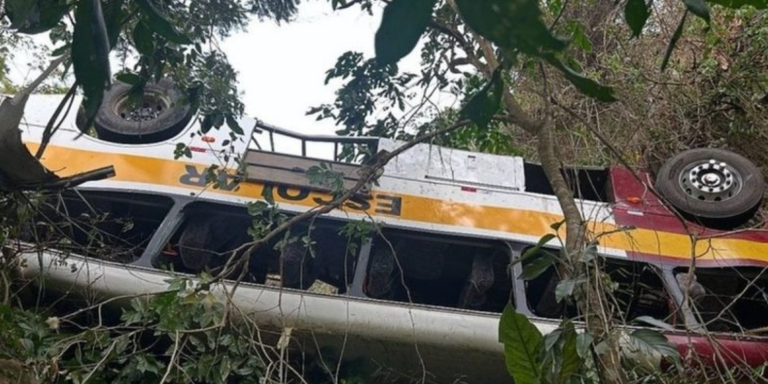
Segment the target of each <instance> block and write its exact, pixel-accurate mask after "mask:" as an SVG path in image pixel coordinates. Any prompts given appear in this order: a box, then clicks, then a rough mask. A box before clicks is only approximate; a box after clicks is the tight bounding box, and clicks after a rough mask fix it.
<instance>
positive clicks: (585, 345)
mask: <svg viewBox="0 0 768 384" xmlns="http://www.w3.org/2000/svg"><path fill="white" fill-rule="evenodd" d="M591 345H592V335H590V334H589V333H587V332H584V333H580V334H579V335H578V336H576V352H578V353H579V356H580V357H581V358H583V359H585V358H586V357H587V356H588V354H589V347H590V346H591Z"/></svg>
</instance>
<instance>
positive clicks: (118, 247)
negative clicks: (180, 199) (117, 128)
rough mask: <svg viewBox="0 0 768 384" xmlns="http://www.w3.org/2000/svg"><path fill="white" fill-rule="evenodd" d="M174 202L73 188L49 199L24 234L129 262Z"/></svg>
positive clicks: (76, 251)
mask: <svg viewBox="0 0 768 384" xmlns="http://www.w3.org/2000/svg"><path fill="white" fill-rule="evenodd" d="M172 205H173V200H171V199H169V198H166V197H162V196H155V195H148V194H137V193H122V192H105V191H77V190H73V191H69V192H66V193H64V194H62V195H58V196H50V197H49V198H48V199H46V200H45V202H44V203H42V204H41V205H40V206H39V209H38V211H37V214H36V215H35V220H36V223H35V225H34V226H30V227H29V228H28V229H27V230H26V233H25V234H24V235H23V237H24V238H25V240H30V241H34V242H35V243H36V244H42V245H43V246H46V247H50V248H55V249H58V250H61V251H64V252H71V253H74V254H79V255H83V256H90V257H96V258H99V259H104V260H111V261H118V262H124V263H130V262H133V261H135V260H137V259H138V258H139V257H141V254H142V253H143V252H144V249H145V248H146V246H147V244H148V243H149V240H150V239H151V238H152V236H153V235H154V233H155V231H156V230H157V229H158V228H159V227H160V224H161V223H162V222H163V219H164V218H165V216H166V215H167V214H168V211H169V210H170V209H171V206H172Z"/></svg>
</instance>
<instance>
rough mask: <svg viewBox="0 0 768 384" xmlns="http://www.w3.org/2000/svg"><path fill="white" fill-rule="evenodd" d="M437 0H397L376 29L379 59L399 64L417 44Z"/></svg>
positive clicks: (387, 9) (386, 62)
mask: <svg viewBox="0 0 768 384" xmlns="http://www.w3.org/2000/svg"><path fill="white" fill-rule="evenodd" d="M434 6H435V0H393V1H392V2H391V3H389V4H387V6H386V7H385V8H384V14H383V16H382V18H381V25H380V26H379V29H378V31H376V40H375V48H376V61H378V62H379V64H381V65H387V64H395V63H397V62H398V61H400V59H402V58H403V57H405V55H407V54H408V53H409V52H411V51H412V50H413V48H415V47H416V44H417V43H418V42H419V38H420V37H421V35H422V34H423V33H424V30H426V29H427V24H429V20H430V19H431V17H432V8H434Z"/></svg>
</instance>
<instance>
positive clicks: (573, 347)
mask: <svg viewBox="0 0 768 384" xmlns="http://www.w3.org/2000/svg"><path fill="white" fill-rule="evenodd" d="M560 328H561V329H562V330H563V334H562V340H563V347H562V350H561V362H560V370H559V371H560V375H559V376H560V380H558V382H559V383H567V382H568V380H570V378H571V376H573V375H574V374H576V373H578V372H579V370H580V369H581V362H582V359H581V357H580V355H579V352H578V341H577V335H576V328H575V327H574V326H573V323H572V322H571V321H569V320H565V321H564V322H563V324H562V325H561V326H560Z"/></svg>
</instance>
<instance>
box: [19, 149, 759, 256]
mask: <svg viewBox="0 0 768 384" xmlns="http://www.w3.org/2000/svg"><path fill="white" fill-rule="evenodd" d="M28 146H29V147H30V148H32V149H36V147H37V144H28ZM42 161H43V164H44V165H45V166H46V167H48V169H50V170H53V171H55V172H56V173H57V174H59V175H61V176H66V175H73V174H76V173H80V172H85V171H88V170H92V169H95V168H98V167H102V166H108V165H113V166H114V167H115V170H116V173H117V175H116V176H115V177H114V178H113V179H112V180H117V181H126V182H136V183H144V184H148V185H150V187H149V189H151V185H164V186H170V187H182V188H187V189H189V190H190V192H191V193H200V192H202V190H203V188H202V187H190V186H188V185H184V184H182V183H180V179H181V178H182V177H183V176H184V175H185V174H187V172H188V167H189V166H193V167H195V169H199V170H201V171H202V169H204V168H205V167H206V166H207V165H206V164H195V163H185V162H182V161H174V160H170V159H157V158H151V157H144V156H135V155H127V154H117V153H107V152H94V151H87V150H81V149H74V148H66V147H60V146H49V147H48V148H47V149H46V152H45V156H44V158H43V159H42ZM263 190H264V185H262V184H259V183H251V182H248V183H241V184H240V185H239V187H238V188H237V189H235V190H232V191H226V190H220V189H217V190H211V189H210V188H209V189H208V191H209V192H210V193H225V194H231V195H236V196H239V197H243V198H247V199H261V198H262V192H263ZM209 192H206V193H209ZM286 193H287V194H290V195H291V196H296V195H299V194H300V193H299V191H298V190H296V189H293V188H288V189H287V192H286ZM304 193H306V191H304ZM372 195H373V197H372V200H371V201H369V202H368V204H370V207H366V208H367V209H366V211H367V212H368V213H370V214H371V215H375V216H378V217H386V212H387V209H391V201H386V199H383V198H382V196H384V195H388V196H397V197H398V201H399V203H400V204H401V206H400V207H399V208H400V209H399V214H398V215H397V217H398V218H400V219H404V220H409V221H413V222H421V223H430V224H439V225H449V226H456V227H464V228H474V229H481V230H489V231H499V232H506V233H515V234H522V235H529V236H535V237H540V236H542V235H543V234H545V233H549V232H552V229H551V228H550V225H551V224H552V223H555V222H559V221H561V220H562V219H563V217H562V215H557V214H550V213H544V212H538V211H532V210H522V209H512V208H504V207H497V206H487V205H480V204H472V203H462V202H454V201H446V200H439V199H435V198H430V197H424V196H416V195H405V194H400V193H395V192H385V191H379V190H374V191H373V193H372ZM316 199H324V200H328V196H327V195H325V194H322V193H319V192H309V193H308V195H307V196H306V197H305V198H302V199H300V200H289V199H285V198H283V197H281V196H279V195H276V196H275V201H277V202H283V203H291V204H296V205H300V206H306V207H312V206H316V205H317V203H316V201H315V200H316ZM351 204H353V205H354V203H351ZM383 208H386V209H383ZM377 210H378V213H377ZM382 212H384V213H382ZM590 229H591V230H592V231H593V232H594V233H604V232H611V231H616V230H617V228H616V226H614V225H611V224H605V223H596V222H592V223H590ZM691 244H692V243H691V240H690V238H689V237H688V236H687V235H683V234H677V233H670V232H662V231H655V230H649V229H633V230H630V231H625V232H617V233H613V234H611V235H608V236H604V237H601V238H600V245H601V246H604V247H607V248H612V249H617V250H623V251H628V252H639V253H643V254H646V255H659V256H661V257H668V258H677V259H685V260H690V259H691V255H695V256H696V260H697V261H714V260H718V261H729V262H731V263H734V262H735V264H739V263H748V262H759V263H768V244H767V243H761V242H756V241H749V240H742V239H733V238H712V239H708V240H699V241H698V242H697V244H696V248H695V249H692V246H691Z"/></svg>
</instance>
